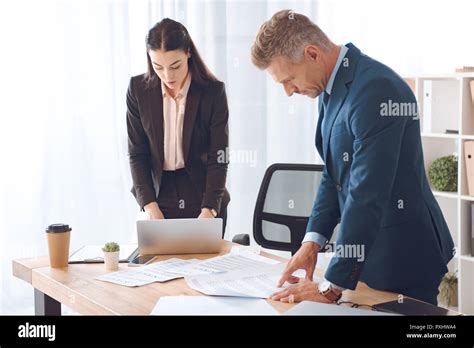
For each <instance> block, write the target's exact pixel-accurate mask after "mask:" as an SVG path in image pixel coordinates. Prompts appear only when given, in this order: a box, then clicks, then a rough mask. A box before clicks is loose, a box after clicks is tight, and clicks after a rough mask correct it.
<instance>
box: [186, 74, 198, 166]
mask: <svg viewBox="0 0 474 348" xmlns="http://www.w3.org/2000/svg"><path fill="white" fill-rule="evenodd" d="M200 97H201V88H199V86H197V85H196V83H195V82H194V81H192V82H191V86H189V91H188V95H187V97H186V107H185V109H184V125H183V157H184V163H185V165H186V163H187V160H188V155H189V146H190V145H191V137H192V135H193V129H194V122H195V120H196V115H197V111H198V107H199V100H200Z"/></svg>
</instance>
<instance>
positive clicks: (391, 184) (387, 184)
mask: <svg viewBox="0 0 474 348" xmlns="http://www.w3.org/2000/svg"><path fill="white" fill-rule="evenodd" d="M252 62H253V63H254V65H256V66H257V67H258V68H260V69H262V70H266V71H268V72H269V73H270V75H271V76H272V77H273V79H274V80H275V81H276V82H279V83H281V84H282V85H283V88H284V89H285V92H286V93H287V95H288V96H292V95H293V93H298V94H303V95H306V96H308V97H310V98H316V97H317V96H320V98H319V119H318V126H317V130H316V148H317V150H318V152H319V154H320V155H321V158H322V159H323V160H324V162H325V169H324V172H323V176H322V180H321V183H320V187H319V190H318V193H317V196H316V199H315V202H314V206H313V209H312V213H311V216H310V218H309V221H308V226H307V233H306V235H305V238H304V239H303V243H302V246H301V248H300V249H299V250H298V252H297V253H296V254H295V255H294V256H293V258H292V259H291V260H290V262H289V263H288V266H287V268H286V270H285V271H284V273H283V275H282V277H281V279H280V281H279V286H281V285H282V284H283V283H284V282H285V281H289V282H290V283H295V284H293V285H291V286H290V287H288V288H287V289H285V290H282V291H280V292H278V293H276V294H274V296H273V297H272V298H273V299H274V300H280V301H284V302H299V301H303V300H313V301H319V302H326V303H332V302H336V301H337V300H338V299H339V298H340V297H341V293H342V291H343V290H344V289H355V287H356V285H357V282H358V281H359V280H360V281H364V282H365V283H367V285H369V286H370V287H372V288H375V289H380V290H386V291H392V292H397V293H400V294H404V295H407V296H411V297H414V298H417V299H420V300H423V301H426V302H430V303H432V304H437V299H436V298H437V294H438V285H439V283H440V280H441V278H442V276H443V275H444V274H445V273H446V272H447V267H446V265H447V263H448V262H449V260H450V259H451V258H452V257H453V252H454V243H453V240H452V238H451V235H450V233H449V230H448V227H447V225H446V222H445V220H444V218H443V215H442V212H441V210H440V208H439V206H438V204H437V202H436V200H435V198H434V196H433V194H432V192H431V190H430V187H429V184H428V181H427V178H426V174H425V168H424V164H423V153H422V146H421V137H420V123H419V117H418V113H417V108H416V105H417V104H416V99H415V96H414V95H413V93H412V91H411V89H410V88H409V87H408V85H407V84H406V83H405V82H404V81H403V79H402V78H400V77H399V76H398V75H397V74H396V73H395V72H394V71H392V70H391V69H390V68H388V67H387V66H385V65H383V64H381V63H379V62H377V61H375V60H373V59H371V58H370V57H368V56H366V55H364V54H363V53H361V52H360V50H359V49H358V48H357V47H355V46H354V45H353V44H351V43H349V44H347V45H344V46H337V45H335V44H334V43H333V42H331V41H330V40H329V39H328V37H327V36H326V35H325V34H324V33H323V32H322V31H321V30H320V29H319V27H318V26H317V25H316V24H314V23H313V22H311V21H310V20H309V19H308V18H307V17H305V16H304V15H301V14H298V13H295V12H293V11H288V10H283V11H280V12H277V13H276V14H275V15H274V16H273V17H272V18H271V19H270V20H269V21H267V22H265V23H264V24H263V25H262V27H261V28H260V31H259V33H258V34H257V37H256V40H255V43H254V45H253V46H252ZM338 223H340V232H339V235H338V238H337V242H336V243H337V252H336V253H335V256H334V257H333V258H332V260H331V262H330V264H329V266H328V269H327V271H326V273H325V281H324V282H323V283H321V284H319V286H318V284H316V283H313V282H312V277H313V273H314V269H315V266H316V261H317V253H318V251H319V250H321V248H322V247H324V245H325V243H326V242H327V241H328V240H330V238H331V236H332V233H333V230H334V227H335V226H336V225H337V224H338ZM354 250H362V251H363V253H362V255H360V253H357V255H356V254H355V253H354ZM297 269H305V270H306V278H305V279H298V278H296V277H294V276H292V273H293V272H294V271H296V270H297Z"/></svg>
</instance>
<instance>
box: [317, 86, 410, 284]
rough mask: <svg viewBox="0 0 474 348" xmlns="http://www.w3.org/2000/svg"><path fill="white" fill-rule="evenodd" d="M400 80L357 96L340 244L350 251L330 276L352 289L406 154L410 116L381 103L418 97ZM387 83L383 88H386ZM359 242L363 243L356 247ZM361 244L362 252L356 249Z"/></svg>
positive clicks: (333, 262)
mask: <svg viewBox="0 0 474 348" xmlns="http://www.w3.org/2000/svg"><path fill="white" fill-rule="evenodd" d="M399 85H400V82H399V81H396V80H394V79H389V78H386V79H383V80H378V81H377V85H374V83H373V82H372V85H370V84H367V86H365V88H363V89H362V88H361V90H363V93H362V92H361V93H360V94H359V95H357V96H355V97H354V100H355V102H354V106H353V108H352V112H351V114H350V127H351V131H352V133H353V136H354V141H353V158H352V164H351V168H350V179H349V183H348V188H347V190H348V193H347V199H346V201H345V204H344V207H343V212H342V217H341V226H340V232H339V236H338V240H337V247H338V248H339V247H341V250H342V248H344V250H345V251H346V254H345V255H338V253H337V252H336V256H335V257H333V258H332V260H331V262H330V264H329V267H328V269H327V271H326V274H325V278H326V279H327V280H329V281H330V282H332V283H334V284H337V285H339V286H342V287H344V288H347V289H355V287H356V285H357V282H358V280H359V277H360V274H361V272H362V269H363V266H364V262H365V260H366V258H367V256H368V255H369V253H370V249H371V247H372V245H373V243H374V241H375V239H376V237H377V234H378V231H379V229H380V225H381V221H382V213H383V209H384V207H385V206H386V205H387V204H388V202H389V200H390V196H391V191H392V187H393V183H394V180H395V176H396V173H397V167H398V160H399V157H400V149H401V142H402V138H403V133H404V130H405V125H406V124H407V120H408V118H409V117H387V116H382V115H381V106H382V105H383V103H387V102H388V101H389V99H390V100H392V102H393V103H396V102H398V103H401V102H408V101H409V102H412V100H403V99H407V98H404V97H403V96H402V95H403V94H402V92H401V90H400V86H399ZM382 86H383V88H381V87H382ZM356 248H358V249H356ZM349 250H352V254H351V253H349V252H348V251H349ZM355 250H361V251H362V254H361V255H359V253H357V252H355Z"/></svg>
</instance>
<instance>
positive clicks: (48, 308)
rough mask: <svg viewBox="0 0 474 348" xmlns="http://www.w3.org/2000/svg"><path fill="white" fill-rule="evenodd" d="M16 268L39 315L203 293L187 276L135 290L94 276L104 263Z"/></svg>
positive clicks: (378, 294) (370, 292)
mask: <svg viewBox="0 0 474 348" xmlns="http://www.w3.org/2000/svg"><path fill="white" fill-rule="evenodd" d="M231 247H232V243H231V242H228V241H223V243H222V250H221V252H220V253H219V254H220V255H222V254H226V253H228V252H229V250H230V248H231ZM262 255H264V256H267V257H271V258H273V259H276V260H280V261H284V260H285V259H284V258H282V257H278V256H275V255H272V254H268V253H262ZM214 256H216V254H207V255H202V254H200V255H163V256H159V257H158V258H157V259H158V260H165V259H168V258H171V257H179V258H183V259H191V258H199V259H206V258H209V257H214ZM12 266H13V275H14V276H15V277H18V278H20V279H23V280H24V281H26V282H28V283H30V284H31V285H32V286H33V287H34V289H35V314H36V315H61V304H64V305H66V306H68V307H70V308H72V309H73V310H75V311H76V312H78V313H81V314H88V315H97V314H99V315H117V314H118V315H148V314H149V313H150V312H151V310H152V309H153V307H154V306H155V304H156V302H157V300H158V299H159V298H160V296H166V295H168V296H169V295H195V296H203V295H202V294H201V293H200V292H198V291H195V290H193V289H191V288H190V287H188V286H187V284H186V282H185V281H184V279H176V280H172V281H169V282H166V283H153V284H149V285H145V286H141V287H134V288H130V287H125V286H120V285H116V284H112V283H107V282H103V281H99V280H96V279H93V278H94V277H95V276H97V275H100V274H103V273H105V272H106V271H105V268H104V264H74V265H69V267H67V268H58V269H53V268H50V267H49V261H48V258H47V257H41V258H34V259H19V260H14V261H13V265H12ZM127 268H128V266H127V264H123V263H121V264H120V269H127ZM316 274H317V275H319V276H323V272H322V271H321V270H319V269H317V270H316ZM342 299H343V300H345V301H351V302H355V303H359V304H368V305H372V304H375V303H379V302H385V301H391V300H395V299H397V294H394V293H390V292H385V291H379V290H374V289H371V288H369V287H368V286H367V285H366V284H364V283H362V282H359V284H358V285H357V288H356V290H354V291H351V290H346V291H344V294H343V297H342ZM267 301H268V302H269V303H270V304H271V305H272V306H273V307H274V308H275V309H276V310H277V311H278V312H280V313H283V312H285V311H286V310H288V309H289V308H291V307H292V306H293V304H289V303H282V302H276V301H272V300H267Z"/></svg>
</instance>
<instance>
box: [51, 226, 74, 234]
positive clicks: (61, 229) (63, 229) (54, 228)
mask: <svg viewBox="0 0 474 348" xmlns="http://www.w3.org/2000/svg"><path fill="white" fill-rule="evenodd" d="M69 231H71V228H70V227H69V225H67V224H52V225H49V226H48V227H47V228H46V232H48V233H58V232H69Z"/></svg>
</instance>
